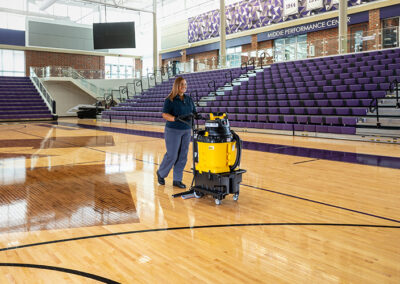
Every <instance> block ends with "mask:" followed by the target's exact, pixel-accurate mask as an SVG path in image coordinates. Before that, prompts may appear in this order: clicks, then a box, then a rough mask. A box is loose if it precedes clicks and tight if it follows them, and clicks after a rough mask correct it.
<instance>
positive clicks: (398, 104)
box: [389, 79, 400, 108]
mask: <svg viewBox="0 0 400 284" xmlns="http://www.w3.org/2000/svg"><path fill="white" fill-rule="evenodd" d="M389 91H390V92H391V93H394V92H395V91H396V108H400V102H399V81H398V80H397V79H394V80H393V81H392V82H391V83H390V87H389Z"/></svg>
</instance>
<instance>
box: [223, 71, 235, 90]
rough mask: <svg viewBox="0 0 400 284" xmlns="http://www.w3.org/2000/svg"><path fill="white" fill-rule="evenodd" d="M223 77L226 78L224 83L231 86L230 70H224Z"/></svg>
mask: <svg viewBox="0 0 400 284" xmlns="http://www.w3.org/2000/svg"><path fill="white" fill-rule="evenodd" d="M225 78H226V79H227V81H226V84H228V85H229V86H233V84H232V81H233V76H232V71H231V70H228V71H227V72H225Z"/></svg>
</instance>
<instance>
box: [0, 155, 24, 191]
mask: <svg viewBox="0 0 400 284" xmlns="http://www.w3.org/2000/svg"><path fill="white" fill-rule="evenodd" d="M0 157H1V154H0ZM25 179H26V168H25V157H17V158H9V159H0V186H1V185H8V184H17V183H24V182H25ZM1 194H2V192H0V195H1Z"/></svg>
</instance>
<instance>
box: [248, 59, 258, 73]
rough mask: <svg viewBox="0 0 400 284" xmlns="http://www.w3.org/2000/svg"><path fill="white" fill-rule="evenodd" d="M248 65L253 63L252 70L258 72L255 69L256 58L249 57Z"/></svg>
mask: <svg viewBox="0 0 400 284" xmlns="http://www.w3.org/2000/svg"><path fill="white" fill-rule="evenodd" d="M248 65H253V70H250V71H252V72H256V71H255V69H256V63H255V61H254V58H251V59H249V62H248Z"/></svg>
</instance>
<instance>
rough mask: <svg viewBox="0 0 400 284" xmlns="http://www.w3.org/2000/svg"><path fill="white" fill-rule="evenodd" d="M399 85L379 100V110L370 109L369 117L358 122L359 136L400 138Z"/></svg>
mask: <svg viewBox="0 0 400 284" xmlns="http://www.w3.org/2000/svg"><path fill="white" fill-rule="evenodd" d="M399 88H400V85H399V84H397V86H395V88H394V90H393V91H390V92H389V93H388V94H387V95H386V97H385V98H382V99H379V100H378V108H376V107H373V108H372V109H371V108H370V109H369V111H368V113H367V115H366V116H364V117H362V118H360V119H359V121H358V122H357V134H358V135H368V136H371V137H377V138H378V139H379V138H382V137H390V138H400V98H398V96H399V94H398V93H397V97H396V92H398V90H399Z"/></svg>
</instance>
